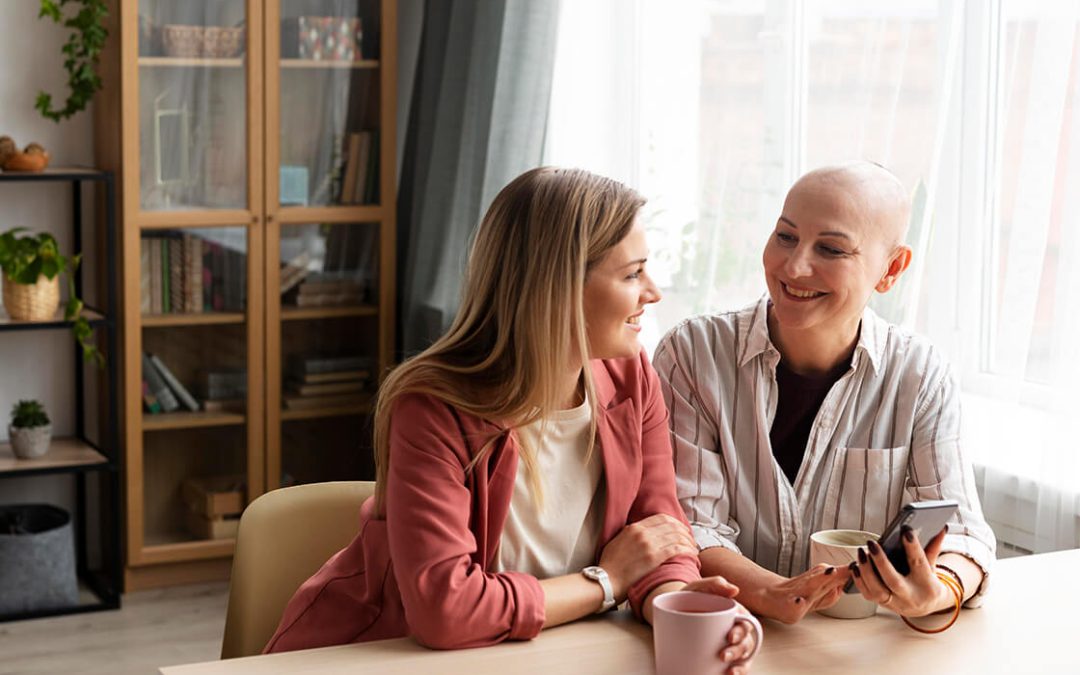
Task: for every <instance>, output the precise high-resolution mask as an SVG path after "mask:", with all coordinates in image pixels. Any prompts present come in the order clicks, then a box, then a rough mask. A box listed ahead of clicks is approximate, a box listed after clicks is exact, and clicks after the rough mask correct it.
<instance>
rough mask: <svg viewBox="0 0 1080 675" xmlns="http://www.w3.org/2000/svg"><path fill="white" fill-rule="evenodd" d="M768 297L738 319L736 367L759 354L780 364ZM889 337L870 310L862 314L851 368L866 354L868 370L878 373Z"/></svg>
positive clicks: (881, 321)
mask: <svg viewBox="0 0 1080 675" xmlns="http://www.w3.org/2000/svg"><path fill="white" fill-rule="evenodd" d="M769 302H770V300H769V294H768V293H766V294H765V295H763V296H762V297H761V299H760V300H758V301H757V302H756V303H755V304H753V305H750V306H749V307H747V308H745V309H743V310H742V311H741V312H739V315H738V327H739V334H740V335H742V336H743V337H742V339H741V340H740V349H741V353H740V354H739V367H740V368H741V367H742V366H745V365H746V364H747V362H749V361H750V360H752V359H753V358H754V357H756V356H758V355H759V354H763V353H764V354H769V355H772V356H773V358H775V359H777V360H779V357H780V352H779V351H778V350H777V349H776V346H775V345H773V343H772V340H770V339H769V322H768V316H769V314H768V312H769ZM888 335H889V324H888V323H886V322H885V320H884V319H882V318H881V317H879V316H878V315H877V314H875V313H874V310H872V309H870V307H869V306H868V307H866V309H864V310H863V315H862V322H861V324H860V326H859V341H858V342H857V343H856V344H855V354H854V355H853V356H852V358H851V367H852V368H857V367H858V366H859V362H860V360H861V355H862V354H865V355H866V358H867V359H869V361H870V366H871V367H872V368H873V369H874V372H875V373H877V372H878V369H879V368H880V366H881V361H882V359H883V358H884V354H885V343H886V341H887V339H888Z"/></svg>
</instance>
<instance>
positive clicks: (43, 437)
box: [8, 424, 52, 459]
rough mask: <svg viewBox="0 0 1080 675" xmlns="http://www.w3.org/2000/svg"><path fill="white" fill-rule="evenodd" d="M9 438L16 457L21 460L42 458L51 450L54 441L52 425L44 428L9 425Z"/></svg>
mask: <svg viewBox="0 0 1080 675" xmlns="http://www.w3.org/2000/svg"><path fill="white" fill-rule="evenodd" d="M8 437H9V438H10V439H11V449H12V450H14V451H15V456H16V457H19V458H21V459H34V458H35V457H41V456H42V455H44V454H45V453H46V452H48V450H49V441H50V440H51V439H52V425H51V424H46V425H45V426H42V427H13V426H11V425H8Z"/></svg>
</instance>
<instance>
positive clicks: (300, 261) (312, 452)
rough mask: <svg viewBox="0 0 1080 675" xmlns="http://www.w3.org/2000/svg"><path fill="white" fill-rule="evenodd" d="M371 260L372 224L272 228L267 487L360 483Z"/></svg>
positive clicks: (364, 464) (371, 384) (369, 361)
mask: <svg viewBox="0 0 1080 675" xmlns="http://www.w3.org/2000/svg"><path fill="white" fill-rule="evenodd" d="M377 260H378V226H377V225H376V224H373V223H338V224H327V223H307V224H299V225H283V226H282V228H281V238H280V270H279V274H278V276H279V279H280V283H279V286H280V289H279V291H280V294H279V298H280V329H279V330H280V348H279V352H280V353H279V354H278V359H279V363H280V372H279V373H277V376H278V377H279V378H280V379H279V383H280V390H279V391H280V402H279V405H280V420H281V427H280V441H279V442H280V463H281V466H280V479H279V481H278V483H277V484H274V481H275V476H274V475H272V474H268V480H269V481H270V482H271V484H270V485H268V487H269V488H274V487H278V486H285V485H290V484H294V483H311V482H319V481H327V480H357V479H361V478H364V477H366V476H367V475H370V474H369V473H368V471H369V470H370V466H369V465H370V452H369V451H367V448H368V446H369V445H370V441H369V440H368V438H369V437H370V429H369V422H368V417H367V416H368V414H369V413H370V411H371V401H372V395H373V392H374V389H375V382H376V375H377V372H376V368H377V366H376V364H377V357H378V309H377V307H376V305H375V302H376V298H377V297H378V289H377V288H376V283H377V282H376V280H377V278H378V275H377V273H378V270H377V265H376V261H377ZM271 301H272V300H271ZM270 386H271V388H273V383H270ZM271 405H273V404H272V403H271ZM274 470H275V467H273V466H271V467H270V471H274Z"/></svg>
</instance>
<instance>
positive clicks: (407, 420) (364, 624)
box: [265, 351, 700, 652]
mask: <svg viewBox="0 0 1080 675" xmlns="http://www.w3.org/2000/svg"><path fill="white" fill-rule="evenodd" d="M593 374H594V377H595V381H596V389H597V395H598V402H599V408H600V414H599V418H598V419H597V436H598V438H597V441H598V446H599V450H600V451H601V453H602V457H603V462H604V479H605V486H606V498H607V502H606V504H605V505H604V526H603V532H602V537H601V543H600V545H599V546H598V547H597V556H598V557H599V554H600V551H601V550H602V549H603V546H604V545H606V544H607V543H608V542H609V541H610V540H611V539H612V538H613V537H614V536H615V535H616V534H618V533H619V531H620V530H621V529H622V528H623V527H624V526H625V525H627V524H628V523H632V522H635V521H638V520H641V519H642V518H645V517H646V516H650V515H653V514H656V513H666V514H668V515H671V516H674V517H676V518H678V519H679V520H682V521H683V522H686V518H685V516H684V515H683V511H682V508H681V507H680V506H679V502H678V500H677V499H676V496H675V475H674V468H673V465H672V459H671V441H670V436H669V431H668V425H667V409H666V408H665V407H664V402H663V399H662V398H661V394H660V384H659V381H658V380H657V377H656V372H655V371H654V370H653V369H652V366H650V365H649V362H648V360H647V358H646V356H645V353H644V351H642V352H641V354H639V356H638V357H637V358H632V359H613V360H604V361H599V360H598V361H594V362H593ZM493 435H499V438H498V440H497V441H496V443H495V445H494V448H493V449H492V451H491V452H490V453H489V454H488V456H487V457H486V458H485V459H484V461H482V462H481V463H479V464H478V465H477V466H476V467H475V468H474V469H473V470H471V471H467V470H466V467H467V466H468V464H469V462H470V461H471V459H472V457H473V453H474V452H475V451H476V450H477V449H478V448H479V446H480V445H481V444H482V443H483V442H484V440H485V439H488V438H491V437H492V436H493ZM517 468H518V445H517V440H516V435H515V434H511V433H508V432H507V431H506V430H505V429H503V428H501V427H499V426H496V425H494V424H492V423H491V422H487V421H484V420H481V419H479V418H476V417H473V416H470V415H467V414H464V413H462V412H460V411H458V410H456V409H455V408H453V407H451V406H449V405H447V404H445V403H443V402H442V401H439V400H437V399H434V398H431V397H428V396H421V395H408V396H404V397H402V398H401V399H400V400H399V402H398V403H397V404H396V406H395V408H394V413H393V422H392V424H391V429H390V470H389V476H388V479H387V491H386V495H387V501H386V518H385V519H383V518H379V517H378V516H377V515H376V514H375V512H374V503H373V500H372V499H369V500H368V501H367V502H365V503H364V505H363V507H362V508H361V512H360V532H359V534H358V535H357V536H356V539H354V540H353V541H352V543H351V544H349V545H348V546H347V547H345V548H344V549H342V550H341V551H339V552H338V553H336V554H335V555H334V556H333V557H332V558H330V560H328V561H327V562H326V564H325V565H323V567H322V569H320V570H319V571H318V572H317V573H316V574H315V575H314V576H313V577H311V578H310V579H308V580H307V581H306V582H304V584H303V585H302V586H301V587H300V588H299V590H297V592H296V594H295V595H294V596H293V598H292V600H290V601H289V604H288V606H287V607H286V608H285V612H284V615H283V616H282V618H281V623H280V625H279V626H278V629H277V631H276V632H275V633H274V636H273V638H271V639H270V642H269V643H268V644H267V645H266V649H265V651H266V652H282V651H289V650H293V649H306V648H311V647H322V646H327V645H337V644H345V643H349V642H364V641H368V640H382V639H386V638H396V637H403V636H406V635H411V636H413V637H414V638H415V639H416V640H417V641H418V642H420V643H422V644H424V645H427V646H429V647H434V648H441V649H452V648H460V647H478V646H483V645H490V644H494V643H496V642H500V641H502V640H528V639H530V638H533V637H535V636H536V635H537V634H538V633H539V632H540V629H541V628H542V627H543V623H544V593H543V591H542V590H541V588H540V583H539V581H538V580H537V579H536V578H535V577H532V576H529V575H527V574H521V573H517V572H499V573H496V572H493V571H492V568H493V563H494V561H495V556H496V554H497V552H498V546H499V540H500V537H501V534H502V529H503V524H504V522H505V520H506V514H507V511H508V510H509V507H510V497H511V494H512V493H513V489H514V480H515V477H516V476H517ZM311 526H312V527H318V523H312V524H311ZM699 569H700V563H699V562H698V559H697V557H696V556H686V555H684V556H677V557H675V558H672V559H670V560H668V561H667V562H665V563H664V564H662V565H660V566H659V567H658V568H657V569H655V570H653V571H652V572H651V573H649V574H647V575H646V576H645V577H643V578H642V579H640V580H639V581H638V582H637V583H636V584H634V585H633V587H631V588H630V591H629V598H630V604H631V606H632V608H633V610H634V612H635V613H637V614H638V616H640V613H641V605H642V602H643V601H644V600H645V598H646V597H647V596H648V595H649V593H650V592H651V591H652V590H653V589H654V588H656V587H657V586H658V585H660V584H663V583H666V582H669V581H683V582H689V581H693V580H695V579H698V578H700V572H699Z"/></svg>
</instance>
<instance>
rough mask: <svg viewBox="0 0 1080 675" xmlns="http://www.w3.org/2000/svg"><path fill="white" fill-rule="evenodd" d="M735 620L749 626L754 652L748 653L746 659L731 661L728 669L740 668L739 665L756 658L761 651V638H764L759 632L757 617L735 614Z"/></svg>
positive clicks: (759, 623)
mask: <svg viewBox="0 0 1080 675" xmlns="http://www.w3.org/2000/svg"><path fill="white" fill-rule="evenodd" d="M735 620H736V621H745V622H746V623H748V624H750V628H751V629H752V630H753V632H754V651H752V652H750V655H749V656H747V657H746V658H743V659H739V660H738V661H732V662H731V663H730V664H728V665H729V667H730V666H741V665H743V664H745V663H746V662H747V661H749V660H750V659H752V658H754V657H755V656H757V654H758V652H760V651H761V641H762V637H764V635H765V633H764V632H763V631H762V630H761V622H760V621H758V620H757V617H755V616H753V615H746V614H737V615H735Z"/></svg>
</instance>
